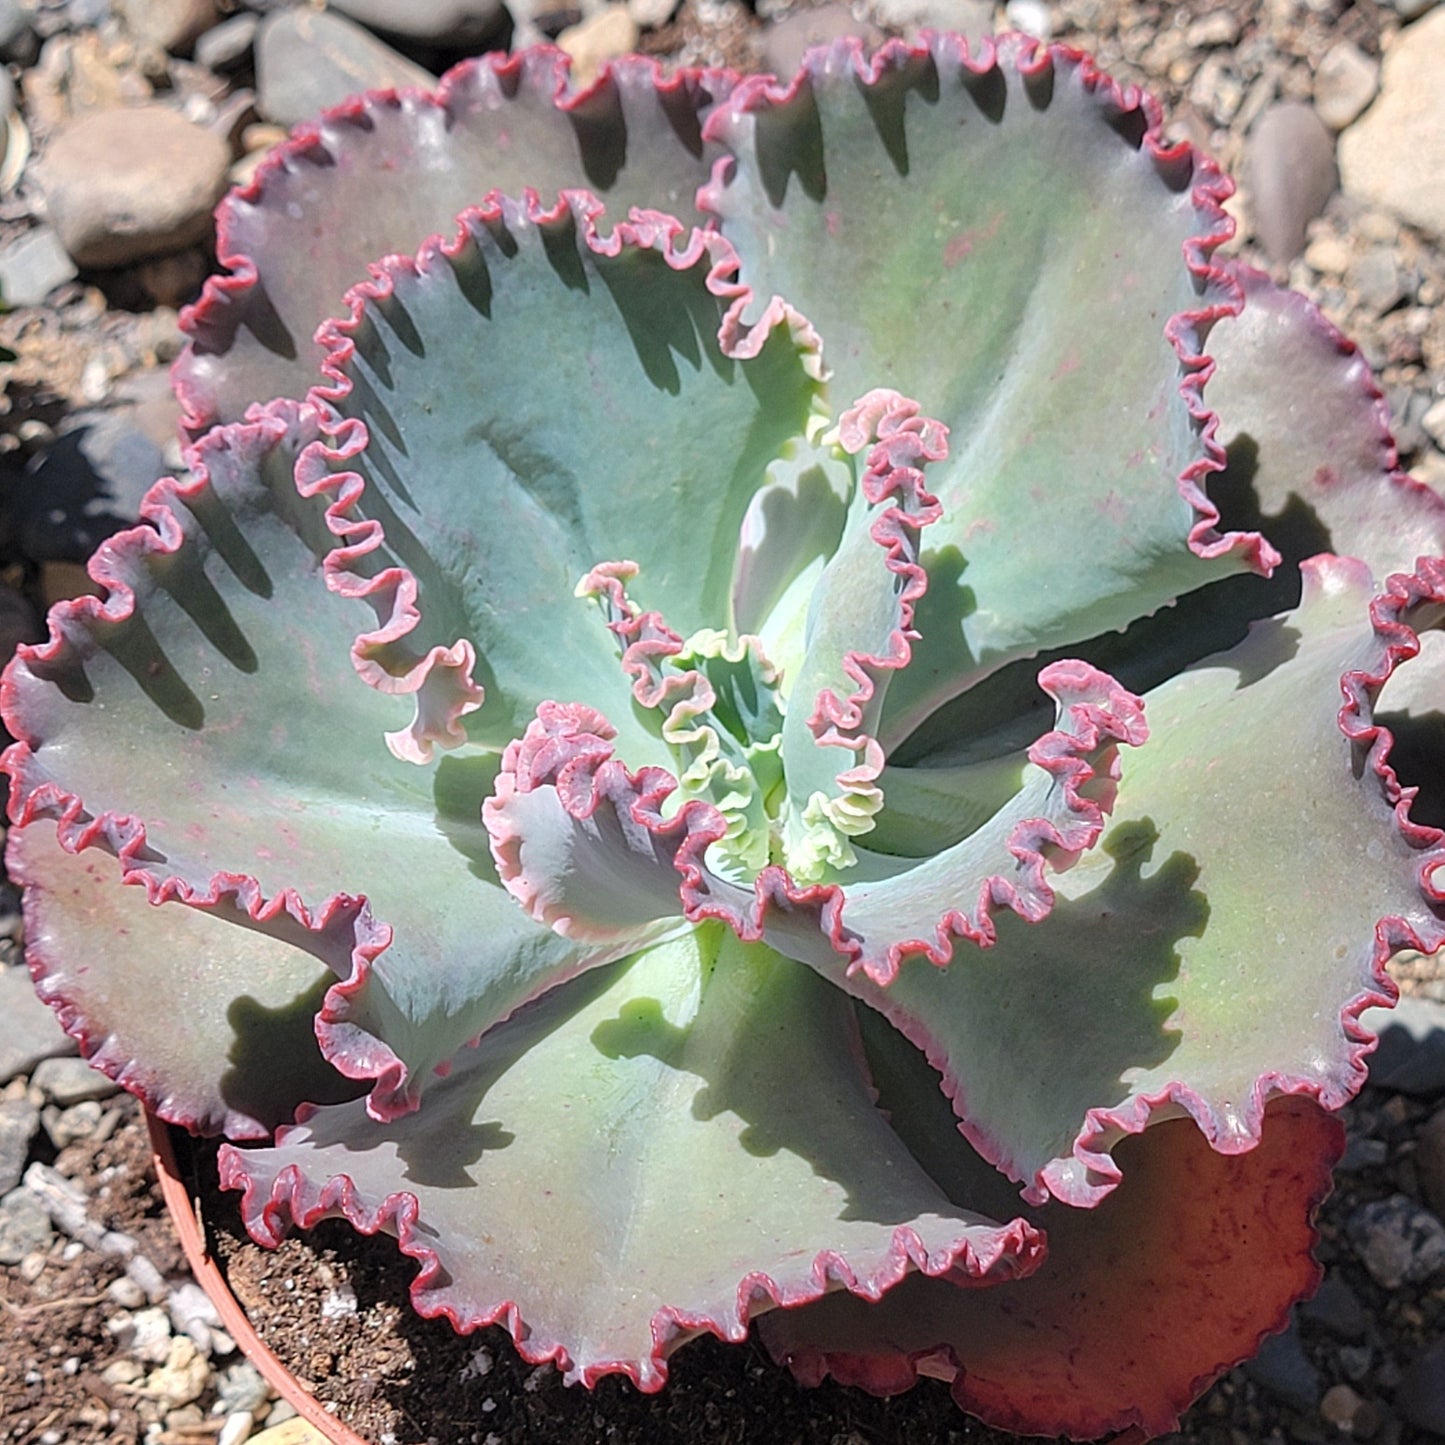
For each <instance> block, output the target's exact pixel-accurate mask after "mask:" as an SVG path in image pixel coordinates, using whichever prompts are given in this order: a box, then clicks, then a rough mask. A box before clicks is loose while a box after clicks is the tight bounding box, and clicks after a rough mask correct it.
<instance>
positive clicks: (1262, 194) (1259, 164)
mask: <svg viewBox="0 0 1445 1445" xmlns="http://www.w3.org/2000/svg"><path fill="white" fill-rule="evenodd" d="M1244 178H1245V180H1246V182H1247V184H1248V186H1249V190H1250V196H1251V200H1252V206H1253V216H1254V229H1255V234H1256V235H1257V236H1258V237H1259V241H1260V244H1261V245H1262V246H1263V247H1264V249H1265V252H1266V254H1267V255H1268V256H1269V258H1270V260H1272V261H1274V262H1276V263H1277V264H1280V265H1283V264H1285V263H1286V262H1289V261H1292V260H1293V259H1294V258H1295V257H1296V256H1298V255H1299V254H1300V252H1301V251H1302V250H1303V249H1304V242H1305V227H1306V226H1308V224H1309V223H1310V221H1312V220H1313V219H1314V218H1315V217H1316V216H1317V215H1319V213H1320V212H1321V211H1322V210H1323V209H1324V204H1325V202H1326V201H1327V200H1328V199H1329V198H1330V196H1331V194H1332V193H1333V192H1334V189H1335V182H1336V174H1335V145H1334V138H1333V137H1332V136H1331V134H1330V132H1329V130H1328V129H1326V127H1325V124H1324V122H1323V121H1321V120H1320V118H1319V116H1317V115H1316V114H1315V113H1314V110H1313V109H1312V108H1311V107H1310V106H1308V105H1306V104H1304V103H1303V102H1301V101H1284V102H1281V103H1280V104H1277V105H1272V106H1270V107H1269V109H1268V110H1266V111H1265V112H1264V114H1263V115H1262V116H1260V118H1259V120H1258V122H1257V123H1256V124H1255V127H1254V129H1253V130H1252V131H1251V132H1250V135H1249V137H1248V139H1247V140H1246V141H1245V149H1244Z"/></svg>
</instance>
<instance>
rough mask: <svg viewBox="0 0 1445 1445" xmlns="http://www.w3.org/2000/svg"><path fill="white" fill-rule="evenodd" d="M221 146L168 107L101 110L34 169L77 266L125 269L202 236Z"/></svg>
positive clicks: (223, 163) (73, 126)
mask: <svg viewBox="0 0 1445 1445" xmlns="http://www.w3.org/2000/svg"><path fill="white" fill-rule="evenodd" d="M229 163H230V155H229V153H228V152H227V150H226V146H225V144H224V142H222V141H221V140H220V139H219V138H218V137H217V136H214V135H212V134H211V133H210V132H209V131H205V130H201V129H200V128H199V127H198V126H194V125H191V124H190V122H189V121H187V120H184V119H183V118H182V117H181V116H179V115H178V114H176V112H175V111H172V110H167V109H166V108H165V107H164V106H158V105H147V106H136V107H134V108H132V109H121V110H112V111H98V112H95V113H93V114H90V115H85V116H81V117H80V118H79V119H77V120H74V121H72V122H71V123H70V124H69V125H67V126H66V127H65V128H64V129H63V130H62V131H61V132H60V134H59V135H57V136H56V138H55V141H54V142H53V143H52V145H51V147H50V149H49V151H48V152H47V153H46V155H45V158H44V160H43V161H42V162H41V165H40V167H39V179H40V185H41V188H42V189H43V191H44V193H45V202H46V207H47V209H48V211H49V214H50V221H51V224H52V225H53V226H54V227H55V229H56V231H57V232H58V233H59V235H60V239H61V241H62V242H63V243H64V245H65V249H66V250H67V251H69V252H70V254H71V255H72V256H73V257H74V258H75V260H76V261H77V263H78V264H80V265H82V266H98V267H106V266H123V265H125V264H126V263H127V262H128V261H138V260H141V259H143V258H144V257H147V256H163V255H166V254H167V253H169V252H171V251H179V250H182V249H183V248H184V247H186V246H189V245H191V244H192V243H193V242H196V241H199V240H201V239H203V238H204V237H205V235H206V234H207V232H208V231H209V230H210V226H211V209H212V207H213V206H214V205H215V204H216V202H217V201H218V200H219V199H220V196H221V192H222V191H223V190H224V189H225V184H226V167H227V166H228V165H229Z"/></svg>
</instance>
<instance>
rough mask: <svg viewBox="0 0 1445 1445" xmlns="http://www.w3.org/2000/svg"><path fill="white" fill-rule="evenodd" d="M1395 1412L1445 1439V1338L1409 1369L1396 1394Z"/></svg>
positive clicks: (1430, 1348) (1432, 1346) (1433, 1345)
mask: <svg viewBox="0 0 1445 1445" xmlns="http://www.w3.org/2000/svg"><path fill="white" fill-rule="evenodd" d="M1395 1408H1396V1409H1397V1410H1398V1411H1399V1412H1400V1414H1402V1415H1403V1416H1404V1417H1405V1419H1407V1420H1408V1421H1409V1422H1410V1423H1411V1424H1412V1425H1415V1426H1418V1427H1419V1428H1420V1429H1421V1430H1428V1431H1429V1432H1430V1433H1431V1434H1432V1435H1438V1436H1440V1438H1441V1439H1445V1335H1441V1336H1439V1337H1438V1338H1437V1339H1436V1340H1435V1343H1434V1344H1432V1345H1428V1346H1426V1348H1425V1350H1424V1351H1423V1352H1422V1353H1421V1354H1419V1355H1417V1356H1416V1357H1415V1359H1414V1361H1413V1362H1412V1363H1411V1364H1410V1365H1409V1366H1408V1367H1407V1368H1406V1370H1405V1373H1404V1375H1403V1376H1402V1377H1401V1379H1400V1384H1399V1387H1398V1388H1397V1389H1396V1391H1395Z"/></svg>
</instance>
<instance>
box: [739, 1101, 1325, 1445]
mask: <svg viewBox="0 0 1445 1445" xmlns="http://www.w3.org/2000/svg"><path fill="white" fill-rule="evenodd" d="M886 1097H887V1094H886V1091H885V1098H886ZM910 1117H912V1111H910ZM919 1132H920V1133H921V1131H919ZM916 1137H917V1136H916V1135H915V1136H914V1137H911V1138H910V1143H913V1142H915V1138H916ZM1343 1145H1344V1131H1343V1130H1342V1129H1341V1127H1340V1125H1339V1123H1338V1122H1337V1121H1336V1120H1334V1119H1332V1118H1329V1117H1328V1116H1327V1115H1325V1114H1324V1113H1322V1112H1321V1111H1320V1110H1319V1109H1317V1108H1316V1107H1314V1106H1313V1105H1312V1104H1310V1103H1309V1102H1308V1101H1305V1100H1300V1099H1284V1100H1279V1101H1276V1103H1275V1104H1273V1105H1271V1107H1270V1109H1269V1113H1268V1118H1267V1120H1266V1126H1265V1128H1264V1131H1263V1136H1262V1138H1261V1139H1260V1141H1259V1143H1258V1145H1257V1147H1255V1148H1254V1149H1253V1150H1252V1151H1251V1152H1249V1153H1246V1154H1239V1155H1232V1156H1227V1155H1222V1154H1218V1153H1215V1152H1214V1151H1212V1150H1211V1149H1210V1148H1209V1146H1208V1144H1207V1143H1206V1142H1205V1140H1204V1139H1203V1137H1202V1136H1201V1135H1200V1133H1199V1131H1198V1130H1197V1129H1195V1128H1194V1126H1193V1125H1192V1124H1190V1123H1189V1122H1188V1121H1185V1120H1172V1121H1165V1122H1161V1123H1159V1124H1157V1125H1155V1126H1153V1127H1151V1128H1149V1129H1148V1130H1146V1131H1145V1132H1144V1134H1143V1135H1141V1136H1139V1137H1137V1138H1133V1139H1129V1140H1127V1141H1125V1143H1124V1144H1122V1145H1121V1146H1120V1155H1121V1158H1122V1159H1123V1161H1124V1165H1125V1181H1124V1183H1123V1184H1122V1185H1121V1186H1120V1187H1119V1189H1118V1190H1117V1191H1116V1192H1115V1193H1114V1194H1112V1195H1110V1197H1109V1198H1108V1199H1106V1200H1104V1201H1103V1203H1102V1204H1100V1205H1099V1206H1098V1207H1097V1208H1094V1209H1069V1208H1068V1207H1066V1206H1064V1205H1061V1204H1051V1205H1049V1206H1048V1207H1047V1208H1044V1209H1041V1210H1038V1211H1036V1212H1035V1213H1034V1214H1033V1215H1032V1216H1031V1217H1032V1218H1033V1219H1034V1220H1035V1221H1036V1222H1037V1223H1038V1224H1039V1226H1040V1227H1041V1228H1043V1229H1044V1230H1045V1231H1046V1233H1047V1237H1048V1257H1047V1258H1046V1260H1045V1262H1044V1264H1043V1266H1042V1268H1040V1269H1039V1270H1038V1272H1037V1273H1036V1274H1034V1275H1033V1276H1032V1277H1030V1278H1029V1279H1025V1280H1021V1281H1019V1282H1018V1283H1016V1284H1011V1285H1008V1286H1007V1287H1005V1288H1003V1289H989V1290H960V1289H949V1288H947V1287H946V1286H941V1285H940V1284H938V1283H937V1282H936V1281H933V1280H923V1279H920V1280H905V1281H904V1282H903V1284H901V1285H900V1286H899V1287H898V1289H896V1290H894V1291H893V1292H892V1293H891V1294H889V1295H887V1296H885V1297H884V1299H883V1300H882V1301H880V1302H879V1303H878V1304H876V1305H863V1304H861V1303H859V1302H857V1301H854V1300H850V1299H847V1298H844V1297H841V1296H834V1297H831V1298H829V1299H827V1300H823V1301H820V1302H819V1303H818V1304H815V1305H810V1306H808V1307H807V1308H806V1309H803V1310H795V1311H779V1312H778V1313H776V1314H774V1315H772V1316H770V1317H769V1318H768V1319H766V1320H764V1321H763V1323H762V1327H761V1330H762V1334H763V1336H764V1338H765V1340H766V1341H767V1343H768V1346H769V1348H770V1349H771V1350H772V1352H773V1354H774V1355H776V1356H777V1357H778V1358H779V1359H781V1360H784V1361H786V1362H787V1363H789V1364H790V1365H791V1366H792V1368H793V1371H794V1373H795V1374H797V1375H798V1376H799V1377H800V1379H802V1381H803V1382H804V1383H808V1384H814V1383H817V1382H818V1381H819V1380H821V1379H822V1378H824V1377H825V1376H826V1375H832V1376H834V1377H835V1378H837V1379H838V1380H840V1381H842V1382H843V1383H845V1384H853V1385H861V1386H862V1387H863V1388H864V1389H868V1390H871V1391H873V1392H874V1393H876V1394H896V1393H898V1392H899V1391H901V1390H906V1389H908V1388H909V1387H910V1386H911V1385H912V1384H913V1383H914V1382H915V1381H916V1379H917V1377H918V1375H919V1374H928V1375H937V1376H940V1377H942V1378H943V1379H946V1380H951V1381H952V1387H953V1395H954V1398H955V1399H956V1400H957V1401H958V1403H959V1404H960V1405H961V1406H962V1407H963V1408H964V1409H965V1410H967V1411H969V1412H970V1413H972V1414H976V1415H979V1416H981V1417H982V1418H983V1419H984V1420H985V1421H986V1422H987V1423H989V1424H990V1425H994V1426H996V1427H999V1428H1001V1429H1005V1430H1013V1431H1017V1432H1018V1433H1020V1434H1024V1435H1050V1436H1052V1435H1061V1434H1063V1435H1068V1436H1069V1437H1070V1438H1072V1439H1095V1438H1097V1437H1099V1436H1101V1435H1106V1434H1109V1433H1111V1432H1113V1431H1116V1430H1124V1429H1128V1428H1129V1427H1131V1426H1132V1427H1141V1428H1140V1436H1141V1438H1150V1439H1152V1438H1153V1437H1154V1436H1156V1435H1162V1434H1165V1433H1167V1432H1168V1431H1170V1430H1172V1429H1174V1428H1175V1426H1176V1425H1177V1423H1178V1419H1179V1415H1180V1413H1181V1412H1182V1411H1183V1410H1184V1409H1185V1408H1186V1407H1187V1406H1188V1405H1189V1404H1190V1403H1191V1402H1192V1401H1193V1400H1194V1399H1195V1397H1196V1396H1197V1395H1199V1394H1200V1393H1201V1392H1202V1391H1203V1389H1204V1388H1205V1386H1206V1385H1208V1384H1209V1383H1210V1382H1211V1381H1212V1380H1213V1379H1214V1377H1215V1376H1216V1375H1218V1374H1221V1373H1222V1372H1223V1371H1224V1370H1225V1369H1227V1368H1228V1367H1229V1366H1230V1365H1233V1364H1235V1363H1237V1362H1238V1361H1239V1360H1241V1359H1244V1358H1246V1357H1247V1356H1249V1355H1250V1354H1252V1353H1253V1352H1254V1351H1255V1350H1256V1349H1257V1348H1258V1346H1259V1342H1260V1339H1261V1337H1262V1336H1263V1335H1265V1334H1267V1333H1269V1332H1271V1331H1274V1330H1278V1329H1281V1328H1282V1327H1283V1326H1284V1324H1285V1322H1286V1319H1287V1316H1288V1310H1289V1307H1290V1305H1291V1304H1292V1303H1293V1302H1294V1301H1295V1300H1297V1299H1299V1298H1300V1297H1301V1296H1303V1295H1307V1294H1309V1293H1310V1292H1311V1291H1313V1290H1314V1288H1315V1287H1316V1286H1317V1284H1318V1282H1319V1277H1320V1269H1319V1266H1318V1265H1317V1264H1316V1263H1315V1262H1314V1260H1313V1258H1312V1257H1311V1255H1310V1250H1311V1247H1312V1246H1313V1244H1314V1242H1315V1238H1316V1235H1315V1232H1314V1229H1313V1228H1312V1226H1311V1223H1310V1216H1311V1212H1312V1210H1313V1208H1314V1206H1315V1205H1317V1204H1318V1203H1319V1202H1320V1200H1322V1199H1323V1198H1324V1196H1325V1195H1326V1194H1327V1193H1328V1192H1329V1187H1330V1169H1331V1166H1332V1165H1333V1164H1334V1162H1335V1160H1336V1159H1337V1158H1338V1157H1339V1154H1340V1151H1341V1149H1342V1148H1343ZM923 1157H924V1158H926V1159H927V1160H928V1162H929V1163H930V1167H932V1168H934V1169H935V1171H936V1172H937V1174H938V1175H939V1177H942V1178H946V1179H949V1180H950V1183H951V1185H952V1187H955V1188H964V1189H966V1190H969V1191H971V1193H970V1197H971V1198H978V1199H989V1200H992V1201H994V1202H995V1203H997V1202H998V1199H997V1195H996V1191H997V1190H998V1186H999V1185H1000V1184H1001V1183H1002V1181H1001V1180H1000V1179H999V1176H998V1175H997V1174H995V1173H994V1172H993V1171H992V1170H990V1169H988V1168H987V1166H986V1165H984V1164H982V1161H980V1160H978V1159H977V1158H976V1157H975V1158H974V1159H973V1160H972V1161H967V1160H961V1159H957V1158H955V1160H954V1162H953V1165H952V1167H951V1168H950V1167H949V1165H948V1164H946V1163H944V1162H942V1161H941V1159H940V1156H939V1155H938V1154H937V1152H934V1151H929V1152H926V1153H925V1154H924V1155H923Z"/></svg>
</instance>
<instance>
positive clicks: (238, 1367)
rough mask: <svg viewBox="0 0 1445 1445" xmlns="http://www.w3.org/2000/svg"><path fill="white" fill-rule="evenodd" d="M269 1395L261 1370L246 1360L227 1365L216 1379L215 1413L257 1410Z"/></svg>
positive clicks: (225, 1413)
mask: <svg viewBox="0 0 1445 1445" xmlns="http://www.w3.org/2000/svg"><path fill="white" fill-rule="evenodd" d="M269 1396H270V1390H269V1388H268V1387H267V1384H266V1381H265V1380H264V1379H263V1378H262V1376H261V1372H260V1371H259V1370H258V1369H257V1368H256V1367H255V1365H253V1364H250V1363H249V1362H248V1361H246V1360H240V1361H238V1362H237V1363H236V1364H234V1365H227V1366H226V1368H225V1369H224V1370H222V1371H221V1373H220V1375H219V1376H218V1377H217V1379H216V1413H217V1414H218V1415H234V1414H237V1413H239V1412H240V1411H243V1410H245V1411H251V1412H253V1413H254V1412H255V1411H258V1410H259V1409H260V1408H261V1406H262V1405H264V1404H265V1403H266V1400H267V1399H268V1397H269Z"/></svg>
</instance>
